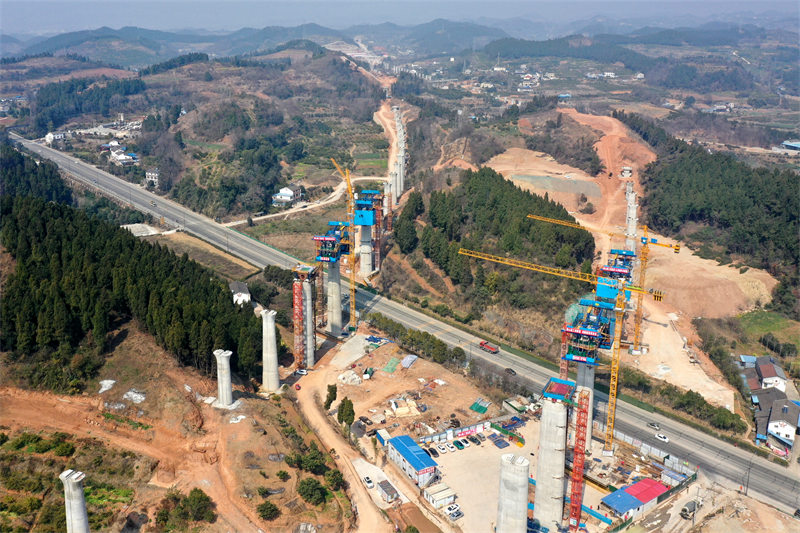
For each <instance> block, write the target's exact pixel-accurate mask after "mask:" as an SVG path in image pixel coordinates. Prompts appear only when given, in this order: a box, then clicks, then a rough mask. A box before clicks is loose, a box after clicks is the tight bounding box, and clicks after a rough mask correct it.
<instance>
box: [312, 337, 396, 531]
mask: <svg viewBox="0 0 800 533" xmlns="http://www.w3.org/2000/svg"><path fill="white" fill-rule="evenodd" d="M331 358H332V354H331V353H328V354H327V355H326V356H325V357H323V359H322V360H321V361H319V362H318V363H317V368H316V370H314V371H312V372H309V373H308V375H306V376H303V377H302V378H301V379H300V381H299V383H301V387H302V389H301V390H299V391H297V404H298V407H299V410H300V412H301V413H302V414H303V417H304V418H305V419H306V422H307V423H308V425H309V426H310V427H311V429H312V430H313V431H314V434H315V435H316V436H317V437H318V438H319V439H320V440H321V441H322V442H323V443H324V444H325V447H326V448H327V449H331V448H333V449H335V450H336V453H337V455H338V457H337V458H336V466H337V467H338V468H339V470H341V471H342V474H344V479H345V481H347V484H348V485H349V487H350V499H351V501H352V502H353V505H354V506H355V508H356V509H357V510H358V522H357V524H358V526H357V530H358V531H363V532H369V533H372V532H375V533H378V532H381V531H385V532H387V533H388V532H391V531H393V530H394V528H393V527H392V526H391V525H390V524H389V523H388V522H386V520H384V519H383V516H382V515H381V514H380V511H378V509H377V508H376V507H375V505H374V504H373V503H372V500H371V499H370V497H369V494H368V493H367V488H366V487H365V486H364V483H363V482H362V481H361V478H360V477H359V475H358V473H357V472H356V470H355V468H354V467H353V460H354V459H358V458H360V455H359V454H358V453H357V452H355V451H354V450H353V449H352V448H351V447H350V446H349V445H348V443H347V442H346V441H345V440H344V437H342V435H341V434H339V433H338V432H337V431H335V430H334V429H333V428H332V427H331V426H330V424H329V423H328V421H327V420H326V419H325V417H326V416H327V415H325V414H324V413H323V412H322V411H321V410H320V407H318V406H317V403H316V399H315V398H317V397H321V396H324V395H325V394H326V388H327V385H328V384H329V383H335V382H336V376H335V375H334V374H333V373H329V372H328V371H327V368H326V367H327V362H328V361H330V359H331Z"/></svg>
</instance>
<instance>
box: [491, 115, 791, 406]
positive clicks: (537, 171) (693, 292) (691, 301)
mask: <svg viewBox="0 0 800 533" xmlns="http://www.w3.org/2000/svg"><path fill="white" fill-rule="evenodd" d="M560 111H561V112H563V113H566V114H567V115H569V116H570V117H571V118H572V119H574V120H576V121H577V122H578V123H580V124H582V125H585V126H589V127H591V128H593V129H595V130H597V131H599V132H601V133H602V136H601V138H600V139H599V141H598V142H597V143H596V144H595V148H596V149H597V153H598V155H599V157H600V159H601V161H602V162H603V164H604V165H605V167H606V169H607V170H606V172H605V173H603V174H600V175H599V176H598V177H596V178H592V177H590V176H587V175H586V174H585V173H584V172H582V171H580V170H578V169H575V168H572V167H569V166H567V165H561V164H559V163H557V162H555V161H553V160H552V158H549V157H547V156H546V155H544V154H541V153H538V152H532V151H530V150H523V149H521V148H512V149H510V150H508V151H506V152H505V153H503V154H500V155H499V156H496V157H494V158H492V160H490V161H489V162H488V163H487V165H488V166H491V167H492V168H494V169H495V170H497V171H498V172H500V173H502V174H503V175H504V176H505V177H506V178H507V179H512V176H513V175H525V174H528V175H534V176H536V175H541V176H549V177H551V178H555V179H559V180H569V181H570V182H573V185H576V184H575V182H579V181H589V180H590V181H592V182H594V183H595V184H596V185H597V186H598V187H599V189H600V193H601V194H600V196H599V197H597V198H595V197H593V198H590V201H591V202H592V203H593V204H594V206H595V212H594V213H593V214H591V215H587V214H580V213H577V212H574V211H575V209H576V208H577V206H578V202H577V196H578V195H577V194H576V193H574V192H552V191H547V192H548V193H549V195H550V197H551V198H552V199H554V200H556V201H558V202H561V203H562V204H563V205H564V206H565V207H567V209H569V210H571V211H573V212H571V214H572V215H573V216H574V217H575V218H576V220H578V222H580V223H581V224H582V225H584V226H586V227H587V228H588V229H589V230H591V231H592V232H593V233H594V237H595V242H596V245H597V250H598V251H601V252H603V253H606V252H607V251H608V250H609V249H610V248H611V247H612V246H613V247H615V248H616V247H620V248H621V247H622V246H623V245H624V238H618V237H613V238H612V237H611V236H609V235H608V234H606V233H604V232H616V233H621V232H622V231H624V226H625V211H626V201H625V187H626V182H627V181H632V182H633V184H634V190H635V191H636V193H637V195H639V196H641V195H642V193H643V190H642V186H641V181H640V173H641V172H642V171H643V169H644V167H645V166H646V165H647V164H648V163H650V162H652V161H654V160H655V158H656V154H655V153H654V152H653V151H652V150H651V149H650V147H649V146H648V145H646V144H644V143H642V142H640V141H639V140H637V139H635V138H633V137H632V136H631V135H630V134H629V133H628V130H627V128H626V127H625V125H624V124H622V123H621V122H620V121H618V120H616V119H614V118H611V117H607V116H595V115H587V114H583V113H578V112H577V111H576V110H575V109H570V108H563V109H560ZM520 122H522V121H520ZM623 166H630V167H632V169H633V176H632V178H631V179H629V180H622V179H620V178H619V177H618V176H619V173H620V171H621V169H622V167H623ZM609 171H610V172H612V176H611V177H609V176H608V172H609ZM513 181H514V183H516V184H517V185H519V186H521V187H523V188H525V189H526V190H531V191H533V192H535V193H537V194H544V192H545V191H544V190H542V189H536V188H535V187H534V186H532V185H531V184H530V183H528V182H524V181H520V180H518V179H515V180H513ZM651 236H652V237H654V238H657V239H658V240H659V241H661V242H668V243H674V242H675V241H674V240H672V239H667V238H665V237H663V236H662V235H658V234H652V233H651ZM649 258H650V261H649V263H648V268H647V277H646V285H647V286H648V287H657V288H659V289H661V290H663V291H665V292H666V295H667V296H666V298H665V299H664V301H663V302H660V303H657V302H654V301H653V300H652V299H650V298H645V299H644V305H643V308H644V316H645V319H646V320H645V322H644V324H643V332H644V333H643V342H644V343H645V344H646V345H648V346H649V352H648V354H647V355H645V356H639V357H632V356H629V355H627V354H625V356H624V359H623V360H624V361H626V362H627V363H628V364H631V365H633V366H636V367H638V368H640V369H641V370H643V371H645V372H646V373H648V374H649V375H651V376H654V377H658V378H660V379H664V380H666V381H668V382H670V383H672V384H674V385H676V386H678V387H681V388H683V389H691V390H695V391H697V392H699V393H701V394H702V395H703V396H704V397H705V398H706V400H708V401H709V402H711V403H713V404H715V405H718V406H731V407H732V405H733V398H734V393H733V391H732V390H731V389H730V387H729V386H728V385H727V384H726V383H725V380H724V379H723V378H722V377H721V376H720V375H719V371H718V370H717V369H716V367H715V366H714V365H713V363H711V361H710V360H709V359H708V357H707V356H706V355H705V354H702V353H699V351H698V352H696V355H697V359H698V361H699V363H700V364H693V363H692V362H691V361H690V354H689V352H687V351H686V350H685V349H684V338H686V339H691V340H693V341H696V337H697V336H696V332H695V331H694V329H693V327H692V325H691V319H692V318H693V317H697V316H703V317H724V316H731V315H735V314H737V313H741V312H743V311H746V310H749V309H752V308H753V307H755V306H756V305H758V304H759V303H761V304H764V303H766V302H768V301H769V299H770V294H771V291H772V288H773V287H774V286H775V284H776V283H777V281H776V280H775V279H774V278H772V277H771V276H770V275H769V274H767V273H766V272H764V271H761V270H756V269H752V268H751V269H749V270H748V271H747V272H745V273H744V274H742V273H740V272H739V270H738V269H735V268H732V267H730V266H722V265H718V264H717V263H716V262H715V261H709V260H705V259H702V258H700V257H698V256H696V255H693V254H692V252H691V251H690V250H688V249H686V248H683V249H681V252H680V253H679V254H674V253H673V252H672V251H671V250H669V249H666V248H661V247H656V246H653V247H651V251H650V257H649ZM601 261H602V262H603V263H604V262H605V256H603V257H602V258H601ZM629 331H630V332H632V331H633V324H632V323H631V324H630V325H629Z"/></svg>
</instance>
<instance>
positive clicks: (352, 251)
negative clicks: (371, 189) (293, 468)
mask: <svg viewBox="0 0 800 533" xmlns="http://www.w3.org/2000/svg"><path fill="white" fill-rule="evenodd" d="M331 162H332V163H333V166H335V167H336V170H337V172H339V175H340V176H341V177H342V179H343V180H344V181H345V183H346V184H347V221H348V222H349V223H350V231H349V232H348V241H349V242H348V243H347V244H348V245H349V250H348V256H347V257H348V260H347V261H348V263H350V264H349V265H348V266H349V267H350V329H351V330H352V331H355V330H356V328H357V327H358V319H357V318H356V239H355V233H354V232H355V227H356V226H355V218H356V200H355V196H354V194H353V184H352V183H351V181H350V169H346V170H342V167H340V166H339V163H337V162H336V160H335V159H333V158H331ZM328 305H331V303H330V302H329V303H328ZM339 305H341V304H339Z"/></svg>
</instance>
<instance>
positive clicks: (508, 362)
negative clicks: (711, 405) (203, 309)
mask: <svg viewBox="0 0 800 533" xmlns="http://www.w3.org/2000/svg"><path fill="white" fill-rule="evenodd" d="M11 135H12V138H13V139H14V140H18V141H19V142H21V143H22V144H23V145H24V146H25V147H26V148H27V149H29V150H30V151H32V152H35V153H37V154H39V155H41V156H42V157H46V158H48V159H50V160H52V161H54V162H55V163H57V164H58V165H59V166H60V167H62V168H63V169H65V170H67V171H68V172H70V174H72V175H73V176H74V177H75V179H77V180H79V181H81V182H83V183H84V184H86V185H87V186H89V187H92V188H96V189H99V190H101V191H102V192H103V193H105V194H107V195H110V196H113V197H115V198H117V199H119V200H121V201H123V202H126V203H129V204H131V205H132V206H133V207H134V208H135V209H138V210H140V211H143V212H145V213H149V214H151V215H153V216H155V217H157V218H160V217H162V216H163V217H164V219H165V221H166V223H167V224H168V225H171V226H173V227H175V228H182V229H184V230H185V231H186V232H187V233H191V234H193V235H195V236H197V237H199V238H201V239H203V240H205V241H207V242H210V243H211V244H214V245H215V246H217V247H219V248H220V249H222V250H227V251H229V252H230V253H231V254H234V255H236V256H238V257H240V258H242V259H244V260H245V261H248V262H249V263H252V264H253V265H255V266H258V267H264V266H266V265H278V266H281V267H283V268H291V267H293V266H295V265H296V264H297V260H296V259H294V258H292V257H290V256H288V255H286V254H285V253H283V252H280V251H278V250H275V249H273V248H270V247H269V246H266V245H264V244H263V243H260V242H258V241H256V240H254V239H251V238H250V237H247V236H245V235H243V234H241V233H238V232H236V231H234V230H231V229H229V228H226V227H225V226H223V225H221V224H217V223H216V222H214V221H213V220H211V219H209V218H208V217H205V216H203V215H200V214H197V213H195V212H193V211H191V210H189V209H187V208H185V207H183V206H181V205H180V204H177V203H175V202H173V201H171V200H167V199H165V198H162V197H160V196H158V195H155V194H153V193H151V192H149V191H147V190H146V189H143V188H142V187H140V186H138V185H134V184H131V183H128V182H126V181H123V180H121V179H119V178H116V177H114V176H112V175H111V174H108V173H106V172H103V171H101V170H98V169H97V168H95V167H93V166H91V165H88V164H86V163H83V162H81V161H78V160H76V159H75V158H73V157H71V156H69V155H66V154H63V153H61V152H58V151H57V150H53V149H50V148H48V147H46V146H43V145H40V144H37V143H35V142H32V141H26V140H23V139H21V138H20V137H18V136H15V135H14V134H13V133H12V134H11ZM153 204H155V205H153ZM356 302H357V304H358V306H359V309H360V310H361V313H362V314H364V315H366V314H367V313H369V312H373V311H374V312H379V313H382V314H384V315H386V316H387V317H389V318H391V319H393V320H395V321H397V322H399V323H401V324H403V325H404V326H405V327H407V328H413V329H418V330H422V331H427V332H429V333H431V334H432V335H435V336H436V337H437V338H439V339H441V340H442V341H444V342H446V343H447V344H448V345H450V346H461V347H462V348H464V349H465V351H467V352H468V353H470V352H471V355H472V357H479V358H482V359H486V360H489V361H491V362H494V363H496V364H499V365H500V366H503V367H510V368H513V369H514V370H516V372H517V374H518V375H521V376H523V377H526V378H527V379H529V380H530V381H531V383H532V384H533V386H534V387H542V386H543V385H544V383H545V381H546V380H547V379H548V378H549V377H552V376H554V375H555V374H554V373H553V372H551V371H549V370H547V369H545V368H543V367H540V366H538V365H536V364H534V363H532V362H530V361H527V360H525V359H521V358H519V357H517V356H515V355H513V354H511V353H509V352H506V351H504V350H500V352H499V353H498V354H496V355H490V354H487V353H485V352H483V351H482V350H480V349H478V348H477V346H476V345H477V343H478V342H479V341H480V339H479V338H478V337H475V336H474V335H471V334H469V333H466V332H464V331H461V330H459V329H457V328H455V327H453V326H450V325H449V324H446V323H444V322H441V321H439V320H437V319H435V318H432V317H430V316H428V315H425V314H423V313H420V312H418V311H415V310H413V309H410V308H408V307H405V306H403V305H401V304H399V303H397V302H394V301H392V300H389V299H387V298H384V297H381V296H377V295H374V294H371V293H369V292H367V291H363V290H359V291H358V292H357V295H356ZM471 345H472V346H474V347H475V349H473V350H470V349H469V347H470V346H471ZM595 399H596V402H598V409H597V412H596V413H595V418H597V419H600V420H605V413H604V410H603V408H604V404H603V403H602V402H605V401H606V400H607V397H606V395H604V394H602V393H599V392H598V393H596V394H595ZM649 421H654V422H658V423H659V424H660V425H661V431H660V432H661V433H664V434H666V435H667V436H668V437H669V438H670V443H669V444H663V443H660V442H658V441H657V440H656V439H655V438H654V433H655V432H654V431H652V430H651V429H649V428H647V426H646V424H647V422H649ZM616 427H617V429H619V430H620V431H623V432H624V433H626V434H628V435H631V436H633V437H635V438H639V439H641V440H642V441H644V442H648V443H650V444H653V445H656V446H657V447H658V448H660V449H663V450H665V451H667V452H669V453H671V454H674V455H675V456H676V457H680V458H682V459H684V460H686V461H689V462H690V463H696V464H698V465H699V466H700V469H701V470H703V471H704V472H705V474H706V475H708V476H709V477H711V478H712V479H713V480H714V481H717V482H719V483H721V484H723V485H725V486H727V487H729V488H734V489H735V488H738V487H739V485H742V486H744V485H747V486H748V492H749V493H750V494H751V495H754V494H757V495H758V496H759V497H760V498H761V499H764V500H766V501H771V502H772V503H774V504H776V505H777V506H778V507H780V508H782V509H783V510H785V511H789V512H793V511H794V509H796V508H798V507H800V480H798V479H795V478H794V477H793V476H792V474H790V473H789V472H787V471H786V470H785V469H784V468H782V467H780V466H778V465H775V464H773V463H770V462H769V461H766V460H764V459H762V458H760V457H756V456H755V455H753V454H751V453H748V452H745V451H744V450H741V449H739V448H737V447H734V446H732V445H730V444H727V443H725V442H722V441H719V440H716V439H713V438H712V437H709V436H708V435H706V434H704V433H702V432H699V431H697V430H695V429H692V428H690V427H688V426H684V425H682V424H679V423H677V422H675V421H673V420H671V419H668V418H666V417H663V416H661V415H658V414H654V413H649V412H647V411H644V410H642V409H639V408H637V407H634V406H632V405H630V404H626V403H625V402H618V404H617V422H616ZM748 472H749V477H748Z"/></svg>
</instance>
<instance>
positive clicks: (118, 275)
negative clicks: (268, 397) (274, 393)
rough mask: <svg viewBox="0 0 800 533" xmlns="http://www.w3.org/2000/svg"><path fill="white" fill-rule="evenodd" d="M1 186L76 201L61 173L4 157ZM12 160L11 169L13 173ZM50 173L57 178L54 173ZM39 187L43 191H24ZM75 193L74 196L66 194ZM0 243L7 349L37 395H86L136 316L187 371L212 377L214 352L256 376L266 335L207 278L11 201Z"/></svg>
mask: <svg viewBox="0 0 800 533" xmlns="http://www.w3.org/2000/svg"><path fill="white" fill-rule="evenodd" d="M2 155H3V166H2V168H3V171H2V174H0V177H2V186H3V190H4V191H8V192H9V193H19V194H31V193H37V194H43V195H44V196H45V198H46V199H61V200H63V199H65V198H68V197H67V195H66V193H65V191H64V190H63V189H62V188H63V184H61V183H60V182H59V181H57V180H56V176H57V174H56V173H55V169H54V168H52V167H50V166H48V165H47V164H43V165H41V166H36V165H35V163H34V164H31V163H28V162H26V161H25V160H28V159H29V158H27V157H26V156H21V157H22V158H23V159H22V162H21V164H20V160H19V157H18V154H16V155H15V154H14V153H13V151H11V152H10V151H9V149H7V147H6V148H4V149H3V150H2ZM6 161H8V162H9V164H8V165H6V164H5V163H6ZM48 169H50V170H48ZM25 178H27V180H29V182H32V181H36V180H37V179H41V182H42V184H46V186H44V185H43V187H44V188H42V187H38V186H37V187H34V186H32V185H26V184H25V181H24V179H25ZM67 192H68V191H67ZM0 215H2V226H1V227H0V228H1V229H0V239H1V240H2V243H3V246H4V247H5V248H6V249H7V250H8V251H9V253H10V254H11V255H12V256H13V257H14V258H15V260H16V262H17V268H16V271H15V273H14V274H13V275H12V276H10V277H9V279H8V280H7V282H6V285H5V287H4V294H3V299H2V302H0V306H2V318H0V324H2V328H1V329H2V337H0V340H2V343H3V345H4V346H6V347H8V349H10V350H11V353H10V355H9V359H8V362H9V363H12V367H13V374H15V375H16V376H17V378H18V379H20V380H21V381H23V382H26V383H28V384H29V385H30V386H33V387H42V388H48V389H51V390H55V391H60V392H75V391H80V390H82V388H83V386H84V383H85V380H86V379H88V378H90V377H92V376H93V375H94V374H95V373H96V372H97V370H98V369H99V368H100V366H102V364H103V356H102V354H103V351H104V349H105V346H106V343H107V341H108V338H107V337H108V333H109V331H110V328H111V325H112V322H113V320H115V319H119V318H127V317H133V318H135V319H136V320H138V321H139V323H140V324H141V326H142V327H143V328H144V329H145V330H146V331H148V332H151V333H152V334H153V335H154V336H155V338H156V340H157V342H158V343H159V344H161V345H162V346H164V347H165V348H166V349H167V350H169V351H171V352H172V353H174V354H175V355H176V356H177V358H178V360H179V361H180V362H181V363H182V364H191V365H193V366H195V367H197V368H199V369H200V370H202V371H204V372H210V371H211V369H212V368H213V362H212V355H211V352H212V350H213V348H214V347H216V346H229V347H231V348H233V349H234V350H235V353H236V354H237V356H238V357H237V358H236V360H235V361H234V364H235V365H236V366H237V367H238V368H239V369H240V370H242V371H244V372H246V373H250V372H251V371H252V369H253V366H254V365H255V356H256V352H255V350H256V347H257V346H258V345H259V342H257V339H258V338H260V326H259V321H258V319H257V318H256V317H254V316H253V315H252V313H249V312H247V311H245V310H243V309H241V308H239V307H237V306H235V305H234V304H233V302H232V301H231V299H230V294H229V291H228V288H227V287H226V286H225V285H224V284H223V283H222V282H221V281H220V280H219V279H217V278H214V277H212V276H209V272H208V271H207V270H206V269H204V268H202V267H200V266H199V265H197V263H194V262H193V261H189V259H188V257H186V256H185V255H184V256H183V257H181V258H177V257H175V256H174V255H173V254H172V253H171V252H169V251H168V250H166V249H162V248H160V247H158V246H155V247H154V246H151V245H149V244H147V243H146V242H142V241H139V240H138V239H136V238H135V237H133V235H131V234H130V233H129V232H127V231H125V230H123V229H120V228H118V227H115V226H113V225H111V224H108V223H105V222H101V221H98V220H96V219H93V218H90V217H89V216H87V215H86V214H85V213H83V212H80V211H77V210H75V209H72V208H71V207H68V206H64V205H61V204H57V203H54V202H45V200H43V199H40V198H31V197H20V196H12V194H4V195H3V197H2V204H1V205H0Z"/></svg>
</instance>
